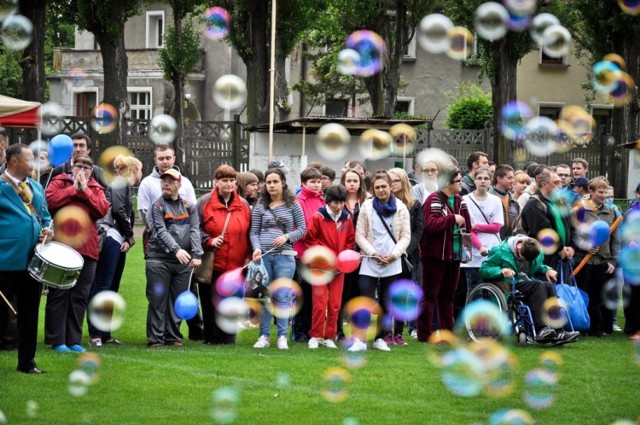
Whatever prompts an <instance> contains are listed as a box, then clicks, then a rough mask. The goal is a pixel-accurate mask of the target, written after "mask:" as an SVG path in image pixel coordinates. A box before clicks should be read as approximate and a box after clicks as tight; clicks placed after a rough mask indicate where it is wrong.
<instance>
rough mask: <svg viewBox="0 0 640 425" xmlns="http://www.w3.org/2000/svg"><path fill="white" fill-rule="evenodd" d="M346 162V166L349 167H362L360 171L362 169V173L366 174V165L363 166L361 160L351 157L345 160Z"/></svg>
mask: <svg viewBox="0 0 640 425" xmlns="http://www.w3.org/2000/svg"><path fill="white" fill-rule="evenodd" d="M347 163H348V164H349V166H348V167H349V168H353V169H355V168H356V167H358V166H360V167H362V171H364V173H365V174H367V167H365V166H364V164H363V163H362V162H360V161H357V160H355V159H352V160H350V161H347Z"/></svg>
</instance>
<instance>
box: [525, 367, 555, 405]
mask: <svg viewBox="0 0 640 425" xmlns="http://www.w3.org/2000/svg"><path fill="white" fill-rule="evenodd" d="M524 382H525V392H524V401H525V403H527V405H528V406H529V407H531V408H534V409H548V408H549V407H551V406H552V405H553V403H554V402H555V400H556V395H555V392H556V386H557V384H558V376H557V375H556V374H555V373H552V372H549V371H548V370H545V369H534V370H532V371H530V372H529V373H527V375H526V376H525V378H524Z"/></svg>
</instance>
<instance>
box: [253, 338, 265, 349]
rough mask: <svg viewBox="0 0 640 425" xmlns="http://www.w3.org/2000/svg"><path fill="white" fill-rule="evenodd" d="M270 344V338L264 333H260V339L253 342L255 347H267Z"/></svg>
mask: <svg viewBox="0 0 640 425" xmlns="http://www.w3.org/2000/svg"><path fill="white" fill-rule="evenodd" d="M268 346H269V338H267V337H266V336H264V335H260V338H258V341H257V342H256V343H255V344H253V348H267V347H268Z"/></svg>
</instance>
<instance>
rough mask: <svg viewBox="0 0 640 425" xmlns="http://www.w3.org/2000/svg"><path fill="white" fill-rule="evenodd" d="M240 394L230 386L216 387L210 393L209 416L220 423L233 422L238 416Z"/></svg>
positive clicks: (223, 424)
mask: <svg viewBox="0 0 640 425" xmlns="http://www.w3.org/2000/svg"><path fill="white" fill-rule="evenodd" d="M239 403H240V395H239V394H238V392H237V391H236V390H235V389H233V388H231V387H219V388H216V389H215V390H214V391H213V393H212V394H211V417H212V418H213V420H214V421H215V422H216V423H218V424H222V425H226V424H231V423H233V422H235V420H236V419H237V417H238V404H239Z"/></svg>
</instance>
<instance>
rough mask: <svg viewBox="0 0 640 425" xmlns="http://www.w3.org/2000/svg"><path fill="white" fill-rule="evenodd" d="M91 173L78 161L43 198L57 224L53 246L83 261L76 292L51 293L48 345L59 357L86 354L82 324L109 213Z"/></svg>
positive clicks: (83, 159) (87, 162)
mask: <svg viewBox="0 0 640 425" xmlns="http://www.w3.org/2000/svg"><path fill="white" fill-rule="evenodd" d="M92 173H93V161H92V160H91V158H90V157H89V156H88V155H84V154H81V155H78V156H77V157H76V158H75V159H74V160H73V170H72V174H66V173H63V174H59V175H57V176H56V177H54V178H53V180H51V182H50V183H49V186H48V187H47V190H46V192H45V196H46V199H47V204H48V205H49V210H50V211H51V215H52V216H53V217H54V223H55V224H56V237H55V240H58V241H60V242H62V243H65V244H67V245H71V246H73V248H75V249H76V251H78V253H80V255H82V258H83V259H84V265H83V267H82V270H81V271H80V276H78V281H77V282H76V284H75V286H74V287H73V288H70V289H60V288H50V289H49V295H48V296H47V307H46V311H45V317H44V327H45V334H44V342H45V344H51V346H52V347H53V349H54V350H55V351H58V352H61V353H65V352H69V351H76V352H83V351H85V349H84V348H83V347H82V345H81V344H80V343H81V340H82V324H83V320H84V314H85V312H86V310H87V302H88V300H89V292H90V291H91V284H92V283H93V277H94V275H95V272H96V265H97V264H98V256H99V254H100V247H99V246H98V231H97V228H96V222H97V221H98V220H99V219H101V218H102V217H104V216H105V215H106V214H107V212H109V201H107V198H106V196H105V194H104V189H103V188H102V186H101V185H100V183H98V182H97V181H95V180H94V179H93V178H92V177H91V174H92ZM72 207H75V208H72Z"/></svg>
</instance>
